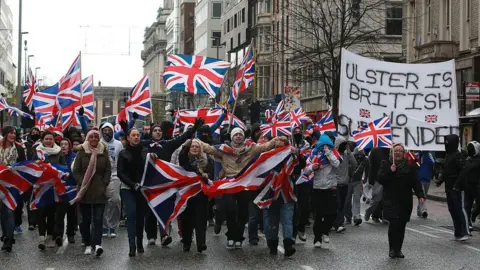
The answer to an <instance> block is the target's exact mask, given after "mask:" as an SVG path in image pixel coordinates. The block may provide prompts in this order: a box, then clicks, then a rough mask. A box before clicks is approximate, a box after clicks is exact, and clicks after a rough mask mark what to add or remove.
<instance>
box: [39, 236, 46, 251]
mask: <svg viewBox="0 0 480 270" xmlns="http://www.w3.org/2000/svg"><path fill="white" fill-rule="evenodd" d="M38 248H39V249H40V250H45V248H46V245H45V236H43V235H41V236H39V237H38Z"/></svg>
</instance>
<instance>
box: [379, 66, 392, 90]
mask: <svg viewBox="0 0 480 270" xmlns="http://www.w3.org/2000/svg"><path fill="white" fill-rule="evenodd" d="M377 73H380V86H383V75H384V74H390V72H388V71H383V70H377Z"/></svg>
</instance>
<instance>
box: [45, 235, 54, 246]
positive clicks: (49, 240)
mask: <svg viewBox="0 0 480 270" xmlns="http://www.w3.org/2000/svg"><path fill="white" fill-rule="evenodd" d="M46 245H47V248H54V247H56V245H55V241H53V236H51V235H48V236H47V241H46Z"/></svg>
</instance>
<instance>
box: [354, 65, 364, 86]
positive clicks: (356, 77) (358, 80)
mask: <svg viewBox="0 0 480 270" xmlns="http://www.w3.org/2000/svg"><path fill="white" fill-rule="evenodd" d="M355 79H356V80H357V82H362V83H364V82H365V81H364V80H362V79H359V78H358V65H355Z"/></svg>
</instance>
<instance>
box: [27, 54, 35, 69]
mask: <svg viewBox="0 0 480 270" xmlns="http://www.w3.org/2000/svg"><path fill="white" fill-rule="evenodd" d="M31 57H35V55H33V54H30V55H28V65H27V67H28V68H30V58H31Z"/></svg>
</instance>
